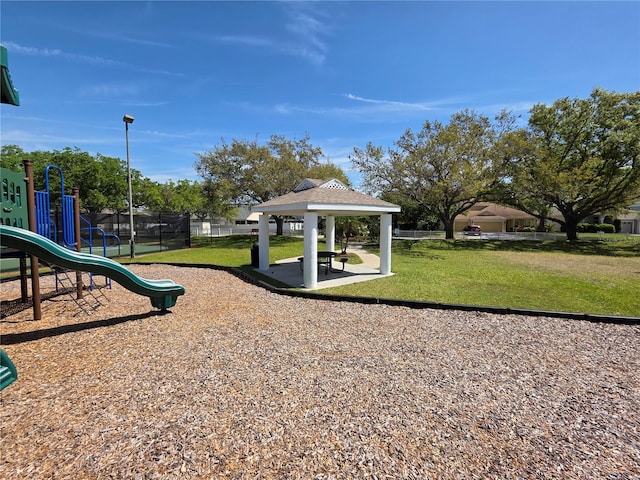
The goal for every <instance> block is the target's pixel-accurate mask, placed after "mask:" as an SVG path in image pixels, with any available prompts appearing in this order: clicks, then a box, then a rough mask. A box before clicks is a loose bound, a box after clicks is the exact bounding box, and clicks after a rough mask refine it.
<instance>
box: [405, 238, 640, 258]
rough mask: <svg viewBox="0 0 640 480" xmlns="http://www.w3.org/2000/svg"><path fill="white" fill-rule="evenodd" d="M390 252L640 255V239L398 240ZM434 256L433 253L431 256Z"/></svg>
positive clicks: (408, 254) (411, 253) (422, 255)
mask: <svg viewBox="0 0 640 480" xmlns="http://www.w3.org/2000/svg"><path fill="white" fill-rule="evenodd" d="M393 250H394V252H396V253H398V254H401V255H407V256H415V257H418V256H419V257H428V256H433V255H434V254H433V253H432V252H433V251H439V250H440V251H445V250H466V251H478V252H479V251H508V252H547V253H567V254H575V255H602V256H612V257H640V242H602V241H599V240H579V241H574V242H569V241H532V240H418V241H414V240H398V241H394V243H393ZM434 258H435V257H434Z"/></svg>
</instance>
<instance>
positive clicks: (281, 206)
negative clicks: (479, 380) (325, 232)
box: [251, 178, 400, 216]
mask: <svg viewBox="0 0 640 480" xmlns="http://www.w3.org/2000/svg"><path fill="white" fill-rule="evenodd" d="M251 210H252V211H254V212H262V213H268V214H275V215H303V214H304V213H305V212H316V213H318V215H321V216H325V215H335V216H352V215H353V216H355V215H381V214H384V213H397V212H399V211H400V207H399V206H398V205H395V204H393V203H389V202H385V201H384V200H380V199H378V198H374V197H372V196H369V195H365V194H364V193H360V192H356V191H355V190H353V189H352V188H349V187H348V186H346V185H345V184H344V183H342V182H340V181H339V180H337V179H335V178H332V179H331V180H317V179H312V178H307V179H305V180H304V181H303V182H302V183H300V185H298V186H297V187H296V188H295V189H294V190H293V192H290V193H287V194H285V195H281V196H280V197H277V198H273V199H271V200H268V201H266V202H264V203H261V204H259V205H255V206H253V207H252V208H251Z"/></svg>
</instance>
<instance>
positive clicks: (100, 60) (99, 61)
mask: <svg viewBox="0 0 640 480" xmlns="http://www.w3.org/2000/svg"><path fill="white" fill-rule="evenodd" d="M3 45H4V46H5V47H6V48H7V49H9V50H11V51H12V52H15V53H19V54H24V55H31V56H39V57H50V58H62V59H65V60H68V61H72V62H79V63H87V64H91V65H97V66H101V67H119V68H123V69H128V70H135V71H138V72H145V73H152V74H156V75H169V76H183V75H182V74H180V73H174V72H170V71H168V70H162V69H150V68H145V67H141V66H138V65H132V64H129V63H125V62H121V61H119V60H113V59H110V58H105V57H101V56H99V55H82V54H78V53H72V52H66V51H64V50H61V49H59V48H38V47H30V46H25V45H20V44H17V43H14V42H4V43H3Z"/></svg>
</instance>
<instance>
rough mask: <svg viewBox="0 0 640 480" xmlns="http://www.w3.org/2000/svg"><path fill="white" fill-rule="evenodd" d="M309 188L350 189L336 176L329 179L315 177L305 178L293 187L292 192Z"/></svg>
mask: <svg viewBox="0 0 640 480" xmlns="http://www.w3.org/2000/svg"><path fill="white" fill-rule="evenodd" d="M311 188H327V189H331V190H351V188H349V187H348V186H346V185H345V184H344V183H342V182H341V181H340V180H338V179H337V178H332V179H330V180H319V179H317V178H305V179H304V180H303V181H302V182H300V184H299V185H298V186H297V187H296V188H294V189H293V191H294V192H303V191H304V190H309V189H311Z"/></svg>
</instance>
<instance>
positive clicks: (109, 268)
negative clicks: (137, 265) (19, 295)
mask: <svg viewBox="0 0 640 480" xmlns="http://www.w3.org/2000/svg"><path fill="white" fill-rule="evenodd" d="M0 245H2V246H3V247H10V248H15V249H16V250H20V251H23V252H26V253H28V254H30V255H35V256H36V257H38V258H41V259H42V260H44V261H46V262H48V263H51V264H53V265H58V266H60V267H63V268H69V269H71V270H80V271H82V272H91V273H94V274H96V275H104V276H105V277H109V278H111V279H112V280H115V281H116V282H118V283H119V284H120V285H122V286H123V287H124V288H126V289H127V290H131V291H132V292H134V293H137V294H138V295H144V296H145V297H149V298H150V299H151V305H152V306H153V307H155V308H159V309H161V310H166V309H167V308H169V307H173V306H174V305H175V304H176V300H177V299H178V296H180V295H184V287H183V286H182V285H178V284H177V283H175V282H173V281H172V280H147V279H144V278H141V277H139V276H137V275H136V274H134V273H133V272H132V271H131V270H129V269H128V268H126V267H125V266H123V265H120V264H119V263H118V262H116V261H114V260H111V259H110V258H106V257H101V256H98V255H92V254H89V253H80V252H75V251H72V250H69V249H66V248H64V247H62V246H60V245H58V244H57V243H55V242H52V241H51V240H49V239H48V238H46V237H43V236H42V235H38V234H37V233H33V232H31V231H29V230H24V229H22V228H15V227H10V226H7V225H0Z"/></svg>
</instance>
